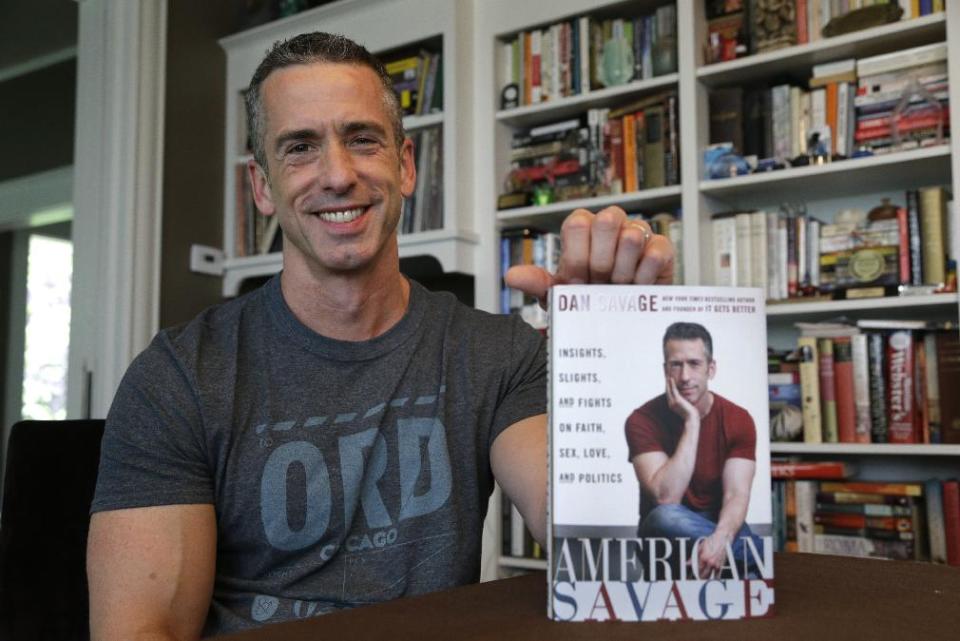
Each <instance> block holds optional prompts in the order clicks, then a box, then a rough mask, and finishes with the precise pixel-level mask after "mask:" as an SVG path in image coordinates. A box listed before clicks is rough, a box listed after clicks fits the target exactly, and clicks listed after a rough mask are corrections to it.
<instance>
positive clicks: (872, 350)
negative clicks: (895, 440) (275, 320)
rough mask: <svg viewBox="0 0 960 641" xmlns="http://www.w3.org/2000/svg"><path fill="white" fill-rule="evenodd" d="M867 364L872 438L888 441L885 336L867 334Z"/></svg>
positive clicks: (882, 441) (877, 441)
mask: <svg viewBox="0 0 960 641" xmlns="http://www.w3.org/2000/svg"><path fill="white" fill-rule="evenodd" d="M867 366H868V368H869V382H870V438H871V440H872V441H873V442H874V443H886V442H887V422H888V421H887V417H888V413H887V378H886V350H885V349H884V337H883V335H882V334H879V333H871V334H868V335H867Z"/></svg>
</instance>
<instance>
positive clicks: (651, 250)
mask: <svg viewBox="0 0 960 641" xmlns="http://www.w3.org/2000/svg"><path fill="white" fill-rule="evenodd" d="M673 260H674V252H673V246H672V245H671V244H670V241H669V240H667V239H666V237H664V236H661V235H659V234H657V235H654V236H651V237H650V241H649V242H648V243H647V245H646V247H644V248H643V256H642V258H641V259H640V265H639V266H638V267H637V272H636V276H634V280H633V282H634V283H637V284H638V285H651V284H653V283H656V284H658V285H669V284H671V283H673Z"/></svg>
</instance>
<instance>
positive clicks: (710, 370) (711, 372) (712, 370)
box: [707, 358, 717, 381]
mask: <svg viewBox="0 0 960 641" xmlns="http://www.w3.org/2000/svg"><path fill="white" fill-rule="evenodd" d="M716 373H717V361H715V360H713V359H712V358H711V359H710V364H709V365H708V366H707V380H709V381H712V380H713V377H714V376H715V375H716Z"/></svg>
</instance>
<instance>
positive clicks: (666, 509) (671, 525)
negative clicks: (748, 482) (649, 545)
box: [637, 503, 764, 578]
mask: <svg viewBox="0 0 960 641" xmlns="http://www.w3.org/2000/svg"><path fill="white" fill-rule="evenodd" d="M711 517H712V518H711ZM716 529H717V522H716V515H714V514H711V513H710V512H698V511H696V510H691V509H690V508H688V507H687V506H685V505H680V504H677V503H669V504H664V505H658V506H657V507H655V508H653V509H652V510H650V512H649V513H648V514H647V515H646V516H645V517H643V519H641V521H640V526H639V527H638V528H637V536H639V537H641V538H647V537H661V538H667V539H677V538H681V537H685V538H687V539H689V545H688V548H687V552H688V555H689V552H690V550H692V549H693V542H694V541H695V540H696V539H698V538H703V537H708V536H710V535H711V534H713V532H714V530H716ZM745 539H750V540H751V541H753V544H754V546H755V547H756V549H757V551H758V552H759V553H760V556H761V558H763V552H764V541H763V539H761V538H760V537H759V536H757V535H756V534H754V533H753V532H752V531H751V530H750V526H749V525H747V524H746V523H744V524H743V525H742V526H740V530H739V531H737V535H736V536H735V537H733V541H732V543H731V547H732V548H733V558H734V560H735V561H736V562H737V567H738V568H743V562H744V558H745V557H747V558H746V560H747V573H748V574H749V575H753V577H756V576H759V574H758V572H757V566H756V564H755V563H754V559H753V556H752V555H749V556H747V555H746V551H745V550H746V542H745ZM688 558H689V557H688ZM673 565H674V566H676V559H674V563H673ZM677 569H678V568H676V567H674V570H675V571H676V570H677ZM743 578H752V577H743Z"/></svg>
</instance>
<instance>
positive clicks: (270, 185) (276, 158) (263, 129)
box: [247, 34, 416, 282]
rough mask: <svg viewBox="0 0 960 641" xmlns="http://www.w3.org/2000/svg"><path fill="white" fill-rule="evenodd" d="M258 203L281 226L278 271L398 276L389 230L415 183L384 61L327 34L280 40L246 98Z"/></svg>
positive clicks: (307, 277)
mask: <svg viewBox="0 0 960 641" xmlns="http://www.w3.org/2000/svg"><path fill="white" fill-rule="evenodd" d="M247 104H248V106H249V108H250V120H251V125H252V126H251V134H252V140H253V145H254V147H255V150H256V155H257V160H256V162H253V161H251V162H250V163H248V174H249V178H250V182H251V185H252V187H253V197H254V201H255V202H256V204H257V208H258V209H259V210H260V212H261V213H263V214H264V215H267V216H271V215H276V216H278V217H279V220H280V228H281V229H282V230H283V236H284V243H283V265H284V275H285V276H284V277H285V278H288V279H294V280H302V281H304V282H309V281H315V280H316V279H317V278H320V277H322V276H324V275H331V274H335V273H336V274H343V275H345V274H357V275H359V274H366V275H368V276H372V277H373V280H372V281H370V282H375V281H382V279H383V278H388V279H389V278H390V277H391V276H392V275H394V274H395V273H399V272H398V269H399V263H398V256H397V254H398V249H397V239H396V228H397V224H398V222H399V219H400V215H401V209H402V206H403V205H402V204H403V198H404V197H408V196H410V195H411V194H412V193H413V191H414V188H415V185H416V167H415V163H414V157H413V144H412V142H411V141H410V140H409V139H406V138H405V137H404V135H403V131H402V123H401V121H400V111H399V106H398V104H397V100H396V94H394V93H393V90H392V88H390V85H389V79H388V78H387V77H386V75H385V74H384V72H383V68H382V67H381V66H380V64H379V63H378V62H377V61H376V60H375V59H374V58H373V57H372V56H370V54H369V53H368V52H367V51H366V50H365V49H363V47H360V46H359V45H357V44H355V43H353V42H351V41H349V40H347V39H346V38H342V37H340V36H331V35H328V34H307V35H304V36H298V37H297V38H294V39H292V40H289V41H287V42H284V43H279V44H278V45H276V46H275V47H274V48H273V50H272V51H271V52H270V53H268V54H267V58H266V59H265V60H264V62H263V63H262V64H261V65H260V68H259V69H258V70H257V72H256V74H255V76H254V79H253V81H252V82H251V85H250V91H249V93H248V95H247Z"/></svg>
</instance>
